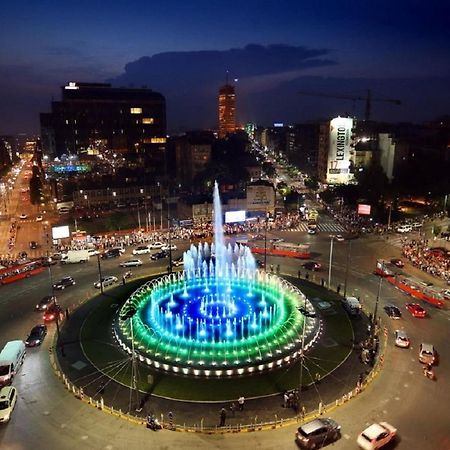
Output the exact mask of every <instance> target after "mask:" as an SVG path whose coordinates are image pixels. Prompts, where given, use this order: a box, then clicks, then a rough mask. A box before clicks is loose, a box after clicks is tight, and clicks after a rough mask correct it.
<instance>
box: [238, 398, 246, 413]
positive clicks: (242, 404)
mask: <svg viewBox="0 0 450 450" xmlns="http://www.w3.org/2000/svg"><path fill="white" fill-rule="evenodd" d="M244 403H245V398H244V396H242V395H241V396H240V397H239V398H238V404H239V411H244Z"/></svg>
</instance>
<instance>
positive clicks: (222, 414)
mask: <svg viewBox="0 0 450 450" xmlns="http://www.w3.org/2000/svg"><path fill="white" fill-rule="evenodd" d="M226 418H227V411H226V410H225V408H222V409H221V410H220V424H219V427H224V426H225V420H226Z"/></svg>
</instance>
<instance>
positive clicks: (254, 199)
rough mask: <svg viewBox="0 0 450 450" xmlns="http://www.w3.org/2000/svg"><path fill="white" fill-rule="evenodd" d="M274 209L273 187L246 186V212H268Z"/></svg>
mask: <svg viewBox="0 0 450 450" xmlns="http://www.w3.org/2000/svg"><path fill="white" fill-rule="evenodd" d="M274 209H275V190H274V188H273V186H267V185H250V186H247V211H269V212H273V210H274Z"/></svg>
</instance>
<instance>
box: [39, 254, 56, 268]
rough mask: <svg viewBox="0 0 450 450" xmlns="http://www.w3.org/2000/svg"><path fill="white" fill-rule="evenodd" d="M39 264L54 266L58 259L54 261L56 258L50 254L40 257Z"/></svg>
mask: <svg viewBox="0 0 450 450" xmlns="http://www.w3.org/2000/svg"><path fill="white" fill-rule="evenodd" d="M41 264H42V266H43V267H49V266H54V265H55V264H58V261H56V259H53V258H52V257H51V256H49V257H48V258H47V257H45V258H42V259H41Z"/></svg>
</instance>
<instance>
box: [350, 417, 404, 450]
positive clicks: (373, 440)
mask: <svg viewBox="0 0 450 450" xmlns="http://www.w3.org/2000/svg"><path fill="white" fill-rule="evenodd" d="M396 435H397V429H396V428H394V427H393V426H392V425H389V424H388V423H387V422H380V423H374V424H372V425H370V427H367V428H366V429H365V430H364V431H363V432H362V433H361V434H360V435H359V436H358V438H357V439H356V443H357V444H358V446H359V447H360V448H362V449H364V450H375V449H377V448H381V447H383V446H385V445H386V444H387V443H388V442H391V441H392V439H394V438H395V436H396Z"/></svg>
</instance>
